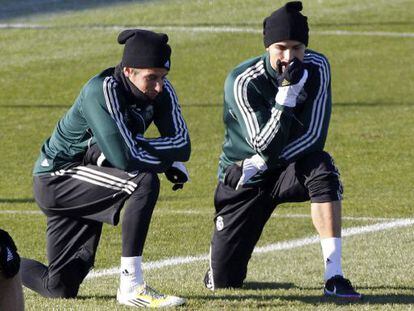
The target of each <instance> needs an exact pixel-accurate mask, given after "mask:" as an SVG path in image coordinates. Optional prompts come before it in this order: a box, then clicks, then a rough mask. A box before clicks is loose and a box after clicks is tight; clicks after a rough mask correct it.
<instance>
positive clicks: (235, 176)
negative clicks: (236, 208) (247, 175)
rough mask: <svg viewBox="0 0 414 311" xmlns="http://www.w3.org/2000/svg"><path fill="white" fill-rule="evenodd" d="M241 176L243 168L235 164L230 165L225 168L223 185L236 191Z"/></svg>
mask: <svg viewBox="0 0 414 311" xmlns="http://www.w3.org/2000/svg"><path fill="white" fill-rule="evenodd" d="M242 174H243V167H242V166H240V165H237V164H232V165H230V166H229V167H227V168H226V171H225V173H224V180H223V184H225V185H226V186H229V187H231V188H233V189H236V187H237V184H238V183H239V180H240V177H241V176H242Z"/></svg>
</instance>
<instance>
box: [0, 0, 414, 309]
mask: <svg viewBox="0 0 414 311" xmlns="http://www.w3.org/2000/svg"><path fill="white" fill-rule="evenodd" d="M46 2H47V1H46ZM19 3H20V7H22V6H23V9H22V11H21V12H22V13H19V14H15V15H12V14H11V16H13V18H14V19H5V17H4V16H3V15H1V14H0V18H1V21H2V22H16V21H17V22H31V23H36V24H43V25H48V26H49V27H50V28H48V29H1V30H0V42H1V43H0V44H1V51H2V63H3V66H1V67H0V82H1V84H2V92H0V139H1V143H2V153H1V155H0V160H1V161H0V171H1V172H2V173H1V178H0V211H1V210H3V211H4V210H16V211H32V210H33V211H34V210H37V207H36V205H35V203H34V202H33V200H32V193H31V192H32V190H31V169H32V166H33V163H34V160H35V159H36V157H37V154H38V150H39V148H40V145H41V143H42V141H43V140H44V139H46V138H47V136H48V135H49V134H50V132H51V130H52V129H53V127H54V125H55V123H56V121H57V120H58V118H59V116H61V115H62V114H63V113H64V111H65V109H66V108H67V107H69V106H70V104H71V103H72V102H73V100H74V98H75V97H76V96H77V94H78V92H79V89H80V87H81V86H82V85H83V83H84V82H86V80H87V79H89V78H90V77H91V76H92V75H94V74H96V73H97V72H98V71H100V70H102V69H104V68H106V67H109V66H113V65H115V64H116V63H117V62H118V61H119V59H120V55H121V52H122V47H121V46H119V45H117V44H116V41H115V39H116V36H117V33H118V32H119V30H118V29H113V28H110V27H107V28H105V27H101V26H111V25H125V26H126V27H127V26H128V25H129V26H133V25H147V26H148V27H149V28H151V25H156V26H157V27H159V28H157V30H160V31H161V30H163V27H164V28H165V27H166V26H165V25H187V26H188V27H189V28H188V29H186V30H173V29H172V30H168V28H165V29H166V30H165V31H166V32H168V34H169V36H170V42H171V45H172V47H173V59H172V70H171V73H170V74H169V78H170V79H171V81H172V82H173V84H174V86H175V87H176V89H177V92H178V95H179V98H180V102H181V104H182V106H183V113H184V115H185V118H186V120H187V122H188V125H189V129H190V134H191V138H192V142H193V153H192V158H191V160H190V162H189V163H188V168H189V171H190V174H191V177H192V181H191V183H190V184H188V185H186V187H185V188H184V190H183V191H181V192H178V193H175V192H172V191H171V190H170V185H169V184H168V182H166V181H165V179H163V180H162V191H161V196H160V201H159V204H158V206H157V210H156V212H155V215H154V218H153V221H152V224H151V228H150V233H149V236H148V240H147V243H146V249H145V259H146V260H148V261H150V260H159V259H163V258H169V257H173V256H187V255H199V254H206V253H207V252H208V243H209V238H210V234H211V229H212V225H213V224H212V221H211V219H212V213H213V206H212V205H213V204H212V196H213V191H214V187H215V183H216V179H215V173H216V167H217V158H218V155H219V153H220V144H221V142H222V136H223V126H222V123H221V109H222V108H221V101H222V85H223V82H224V79H225V75H226V74H227V72H228V71H229V70H230V69H231V68H232V67H234V66H235V65H236V64H237V63H239V62H240V61H242V60H244V59H246V58H248V57H251V56H255V55H258V54H260V53H263V48H262V41H261V36H260V34H259V33H225V32H224V33H214V32H194V31H191V27H196V26H203V25H204V26H210V25H213V26H222V27H223V26H238V27H250V28H253V29H257V30H259V31H260V24H261V21H262V19H263V17H265V16H266V15H267V14H269V13H270V12H271V11H272V10H273V9H274V8H275V7H277V6H278V5H279V4H282V2H281V1H276V2H275V3H274V4H273V5H274V7H269V4H268V2H267V1H252V0H249V1H243V2H242V3H241V2H240V1H234V0H232V1H224V0H217V1H178V0H175V1H140V2H135V3H132V2H127V1H126V2H120V3H118V4H116V5H109V4H108V3H105V2H99V1H85V2H83V4H82V5H81V7H82V9H78V8H79V5H72V7H71V5H70V3H71V1H66V2H65V4H63V3H60V2H59V1H54V2H53V4H50V3H49V7H47V5H44V7H43V9H40V10H39V9H37V10H36V11H37V12H38V14H34V15H32V14H29V13H30V12H31V11H33V9H30V8H28V7H27V5H28V4H27V3H26V4H24V3H23V2H19V1H17V2H14V3H12V1H4V0H2V1H0V4H2V5H3V7H4V8H10V7H11V6H13V5H14V6H16V5H17V6H18V5H19ZM22 3H23V4H22ZM24 5H26V9H24ZM304 5H305V11H304V13H305V14H306V15H308V16H309V18H310V26H311V30H314V31H315V33H314V34H313V35H312V34H311V38H310V47H311V48H313V49H315V50H318V51H321V52H323V53H324V54H326V55H327V56H328V58H329V60H330V62H331V67H332V89H333V101H334V106H333V114H332V119H331V127H330V134H329V137H328V141H327V146H326V149H327V150H328V151H330V152H331V153H332V154H333V155H334V157H335V160H336V164H337V165H338V166H339V167H340V169H341V173H342V179H343V182H344V184H345V195H346V196H345V198H346V200H345V202H344V207H345V208H344V215H345V216H350V215H353V216H375V217H394V218H396V217H411V215H412V211H411V209H412V202H413V199H414V195H413V192H412V180H414V173H413V171H414V170H413V160H412V150H413V149H414V142H413V139H412V137H413V135H414V128H413V127H412V124H413V119H414V114H413V96H414V85H413V83H414V82H413V81H414V80H413V79H412V72H413V65H412V63H413V57H412V53H411V52H410V51H411V50H413V48H414V40H413V38H412V37H390V36H375V35H371V36H362V35H354V36H334V35H323V34H321V31H324V30H338V29H339V30H349V31H391V32H404V33H410V32H411V33H412V31H413V27H412V19H413V13H412V12H413V11H414V10H413V9H414V8H413V5H414V4H413V2H412V1H402V0H401V1H393V2H392V3H390V2H389V1H385V0H378V1H375V2H370V3H368V2H367V3H361V2H359V1H345V0H343V1H312V2H311V1H309V2H305V3H304ZM51 7H53V10H52V9H51ZM39 8H41V7H39ZM73 8H75V9H73ZM39 11H40V12H39ZM24 12H25V13H24ZM42 12H46V13H42ZM171 16H174V19H172V18H171ZM91 25H95V26H97V27H95V28H90V26H91ZM163 25H164V26H163ZM318 31H319V32H318ZM161 177H162V176H161ZM185 210H191V211H195V213H194V214H185V213H184V214H183V213H182V211H185ZM292 213H293V214H296V213H299V214H308V213H309V207H308V205H307V204H290V205H285V206H281V207H280V208H279V209H278V211H277V212H276V214H277V215H279V214H292ZM0 219H1V221H0V226H1V227H3V228H4V229H6V230H8V231H10V232H11V233H12V235H13V236H14V237H15V239H16V242H17V244H18V246H19V250H20V252H21V254H22V255H23V256H29V257H32V258H37V259H39V260H42V261H45V239H44V230H45V219H44V217H43V216H42V215H37V214H0ZM357 225H360V222H358V221H345V222H344V227H351V226H357ZM312 234H314V230H313V228H312V226H311V223H310V220H309V219H306V218H299V219H290V218H281V219H279V218H272V219H271V220H270V222H269V224H268V226H267V227H266V229H265V232H264V234H263V237H262V239H261V241H260V244H259V245H267V244H269V243H274V242H277V241H284V240H292V239H295V238H301V237H304V236H308V235H312ZM372 236H374V238H373V239H371V235H369V236H361V237H352V238H346V239H345V245H346V246H345V248H344V269H345V271H351V272H352V274H350V276H351V277H352V280H353V281H354V283H356V285H360V286H362V290H363V292H364V294H366V295H367V297H368V300H367V302H366V303H363V304H358V305H355V306H348V305H338V306H337V305H335V304H333V303H331V302H326V301H324V300H323V299H321V298H320V292H321V291H320V289H321V285H322V283H321V280H320V278H321V275H322V263H321V258H320V253H319V248H318V246H315V245H314V246H306V247H304V248H300V249H293V250H289V251H283V252H278V253H271V254H266V255H260V256H255V257H254V259H253V261H252V263H251V268H250V270H249V276H248V280H247V281H248V286H247V289H245V290H240V291H223V292H220V293H217V294H210V293H209V292H206V291H205V290H204V289H203V288H202V286H201V283H200V279H201V277H202V274H203V272H204V270H205V268H206V262H199V263H196V264H190V265H184V266H180V267H174V268H164V269H163V270H154V271H148V273H146V278H147V280H148V282H149V283H151V284H154V286H155V287H158V288H160V289H161V290H163V291H170V292H174V293H177V294H180V295H183V296H186V297H188V298H189V303H188V306H187V308H188V309H206V308H207V309H228V310H230V309H246V308H250V309H256V308H264V309H266V308H267V309H276V308H279V309H281V310H286V309H292V310H294V309H297V310H302V309H315V308H318V309H321V310H328V309H329V310H331V309H335V308H336V309H353V308H354V309H362V310H364V309H367V310H368V309H370V310H378V309H384V310H387V309H391V308H395V309H401V310H402V309H407V308H410V304H412V303H414V302H413V296H412V289H413V288H414V283H413V280H412V278H410V277H408V276H406V271H410V269H411V267H409V266H408V265H407V263H405V262H404V261H403V258H407V259H410V258H411V260H407V262H408V263H409V262H412V255H410V253H408V252H409V251H410V250H412V249H413V237H412V228H408V229H400V230H396V231H392V232H391V233H390V232H386V233H379V234H375V235H372ZM119 255H120V229H119V228H118V227H115V228H113V227H109V226H105V229H104V233H103V236H102V241H101V245H100V248H99V251H98V254H97V261H96V268H98V269H101V268H110V267H113V266H116V265H117V264H118V261H119ZM410 256H411V257H410ZM275 263H277V264H275ZM116 286H117V282H116V277H106V278H102V279H95V280H94V281H92V280H91V281H87V282H85V284H84V285H83V286H82V288H81V292H80V298H79V299H76V300H68V301H65V300H57V301H51V300H46V299H42V298H39V297H38V296H36V295H35V294H33V293H32V292H30V291H26V294H27V295H26V298H27V303H26V306H27V308H28V309H29V310H47V309H50V310H51V309H53V308H58V309H74V310H88V309H89V310H95V309H98V308H99V309H102V310H105V309H114V310H117V309H119V310H121V309H124V308H122V307H120V306H117V305H116V303H115V301H114V299H113V297H114V293H115V289H116ZM410 290H411V292H410ZM393 310H394V309H393Z"/></svg>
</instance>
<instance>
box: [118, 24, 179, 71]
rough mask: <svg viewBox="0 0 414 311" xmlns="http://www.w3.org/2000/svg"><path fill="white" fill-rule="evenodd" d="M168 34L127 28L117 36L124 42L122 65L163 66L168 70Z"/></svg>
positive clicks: (169, 50)
mask: <svg viewBox="0 0 414 311" xmlns="http://www.w3.org/2000/svg"><path fill="white" fill-rule="evenodd" d="M167 42H168V36H167V35H166V34H164V33H155V32H152V31H149V30H141V29H128V30H124V31H123V32H121V33H120V34H119V36H118V43H119V44H125V47H124V54H123V56H122V62H121V64H122V66H123V67H132V68H165V69H167V70H170V56H171V48H170V46H169V45H168V44H167Z"/></svg>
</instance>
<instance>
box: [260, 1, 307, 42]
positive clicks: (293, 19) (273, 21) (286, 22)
mask: <svg viewBox="0 0 414 311" xmlns="http://www.w3.org/2000/svg"><path fill="white" fill-rule="evenodd" d="M300 11H302V2H300V1H292V2H288V3H286V4H285V6H283V7H281V8H280V9H277V10H276V11H274V12H273V13H272V14H271V15H270V16H268V17H266V18H265V19H264V21H263V42H264V45H265V47H266V48H267V47H269V45H271V44H273V43H275V42H280V41H283V40H296V41H299V42H302V43H303V44H305V45H306V46H307V45H308V40H309V28H308V18H307V17H306V16H303V15H302V14H301V13H300Z"/></svg>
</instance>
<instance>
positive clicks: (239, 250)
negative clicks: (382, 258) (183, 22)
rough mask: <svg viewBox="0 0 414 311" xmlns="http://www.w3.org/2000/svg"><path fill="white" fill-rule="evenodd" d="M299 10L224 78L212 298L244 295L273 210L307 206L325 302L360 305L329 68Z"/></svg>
mask: <svg viewBox="0 0 414 311" xmlns="http://www.w3.org/2000/svg"><path fill="white" fill-rule="evenodd" d="M301 10H302V3H301V2H299V1H295V2H289V3H287V4H286V5H285V6H283V7H281V8H279V9H278V10H276V11H274V12H273V13H272V14H271V15H270V16H269V17H267V18H266V19H265V20H264V23H263V35H264V37H263V39H264V46H265V48H266V53H265V54H263V55H261V56H258V57H255V58H252V59H249V60H247V61H245V62H243V63H241V64H240V65H238V66H237V67H236V68H235V69H233V70H232V71H231V72H230V74H229V75H228V77H227V79H226V82H225V90H224V116H223V120H224V124H225V137H224V143H223V151H222V154H221V156H220V162H219V183H218V186H217V189H216V192H215V197H214V203H215V209H216V214H215V218H214V222H215V228H214V232H213V237H212V241H211V250H210V268H209V270H208V271H207V273H206V275H205V278H204V283H205V285H206V286H207V288H209V289H212V290H214V289H218V288H227V287H236V288H237V287H241V286H242V285H243V280H244V279H245V277H246V272H247V265H248V262H249V259H250V257H251V254H252V252H253V249H254V247H255V245H256V243H257V241H258V239H259V237H260V235H261V233H262V230H263V227H264V225H265V224H266V222H267V220H268V219H269V217H270V215H271V214H272V212H273V210H274V209H275V208H276V206H277V205H279V204H282V203H284V202H302V201H308V200H310V202H311V215H312V221H313V224H314V226H315V228H316V230H317V232H318V233H319V236H320V242H321V246H322V253H323V258H324V263H325V275H324V279H325V287H324V293H325V295H327V296H335V297H342V298H350V299H360V298H361V295H360V294H359V293H357V292H356V291H355V290H354V288H353V287H352V285H351V283H350V281H349V280H348V279H345V278H344V276H343V273H342V267H341V200H342V186H341V182H340V175H339V172H338V170H337V168H336V167H335V165H334V162H333V159H332V157H331V156H330V155H329V154H328V153H327V152H325V151H324V144H325V140H326V136H327V132H328V126H329V119H330V114H331V79H330V68H329V63H328V60H327V59H326V57H325V56H323V55H322V54H320V53H317V52H315V51H312V50H310V49H307V45H308V32H309V29H308V23H307V17H306V16H303V15H302V14H301V13H300V11H301Z"/></svg>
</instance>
